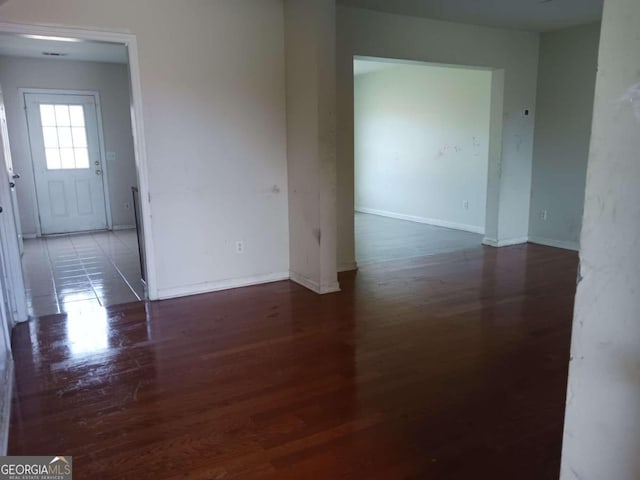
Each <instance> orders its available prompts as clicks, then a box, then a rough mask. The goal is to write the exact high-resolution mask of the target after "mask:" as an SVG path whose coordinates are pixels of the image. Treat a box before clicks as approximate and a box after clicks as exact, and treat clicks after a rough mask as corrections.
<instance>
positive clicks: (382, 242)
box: [354, 57, 492, 265]
mask: <svg viewBox="0 0 640 480" xmlns="http://www.w3.org/2000/svg"><path fill="white" fill-rule="evenodd" d="M491 94H492V71H491V70H489V69H483V68H472V67H460V66H450V65H438V64H425V63H418V62H404V61H396V60H389V59H373V58H363V57H356V58H354V122H355V123H354V162H355V165H354V166H355V239H356V262H357V263H358V265H363V264H368V263H377V262H382V261H388V260H398V259H406V258H413V257H422V256H429V255H435V254H440V253H448V252H454V251H460V250H466V249H470V248H475V247H477V246H479V245H481V244H482V241H483V238H484V233H485V224H486V217H487V190H488V175H489V152H490V145H489V144H490V138H491V107H492V105H491Z"/></svg>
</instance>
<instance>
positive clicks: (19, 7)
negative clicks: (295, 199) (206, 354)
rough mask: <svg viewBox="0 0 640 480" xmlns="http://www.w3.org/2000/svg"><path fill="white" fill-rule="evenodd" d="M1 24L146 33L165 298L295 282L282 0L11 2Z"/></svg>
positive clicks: (160, 286) (142, 43)
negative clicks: (240, 247) (239, 246)
mask: <svg viewBox="0 0 640 480" xmlns="http://www.w3.org/2000/svg"><path fill="white" fill-rule="evenodd" d="M0 20H2V21H10V22H17V23H31V24H45V25H62V26H67V27H85V28H94V29H105V30H109V31H120V32H130V33H133V34H135V35H136V36H137V43H138V53H139V59H140V61H139V63H140V76H141V87H142V102H143V105H142V106H143V121H144V127H145V133H146V147H147V156H148V162H149V169H148V170H149V172H148V173H149V188H150V210H151V214H152V225H151V227H152V235H151V237H152V241H153V242H154V249H155V256H156V258H157V262H156V267H157V269H156V276H157V282H156V283H157V290H158V291H157V292H156V293H157V294H158V295H159V296H160V297H170V296H174V295H185V294H190V293H196V292H203V291H209V290H214V289H217V288H222V287H224V286H229V285H230V284H236V285H237V284H243V283H248V282H251V281H265V280H271V279H275V278H286V277H287V275H288V270H289V234H288V207H287V173H286V125H285V82H284V77H285V67H284V15H283V5H282V0H219V1H200V0H183V1H180V2H176V1H174V0H137V1H135V2H131V1H129V0H110V1H109V2H104V1H102V0H55V1H42V0H9V1H8V2H7V3H5V4H3V5H2V6H0ZM237 240H243V241H244V242H245V253H244V254H241V255H239V254H236V253H235V242H236V241H237ZM151 295H152V296H154V292H151Z"/></svg>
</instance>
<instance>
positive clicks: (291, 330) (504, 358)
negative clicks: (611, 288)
mask: <svg viewBox="0 0 640 480" xmlns="http://www.w3.org/2000/svg"><path fill="white" fill-rule="evenodd" d="M577 263H578V259H577V255H576V254H574V253H571V252H566V251H563V250H558V249H552V248H546V247H538V246H532V245H529V246H517V247H510V248H504V249H500V250H496V249H491V248H483V247H478V248H475V249H473V250H468V251H464V252H456V253H450V254H442V255H436V256H431V257H421V258H413V259H410V260H401V261H393V262H387V263H380V264H374V265H368V266H366V267H365V268H363V269H361V270H360V271H359V272H358V273H357V274H356V273H349V274H344V275H342V276H341V278H340V282H341V286H342V292H341V293H338V294H333V295H329V296H323V297H320V296H317V295H315V294H313V293H311V292H309V291H307V290H305V289H303V288H302V287H299V286H297V285H295V284H293V283H290V282H280V283H274V284H270V285H264V286H256V287H249V288H244V289H238V290H231V291H226V292H220V293H214V294H209V295H201V296H197V297H191V298H183V299H177V300H170V301H164V302H159V303H152V304H149V305H146V306H145V305H144V304H129V305H125V306H121V307H115V308H108V309H107V310H106V311H105V310H96V311H95V312H94V313H93V314H90V315H89V314H83V315H80V314H78V315H74V314H69V316H68V317H67V316H65V315H57V316H53V317H47V318H43V319H41V320H39V321H33V322H31V323H29V324H22V325H19V326H18V327H17V328H16V329H15V331H14V335H13V347H14V353H15V359H16V388H15V396H14V404H13V417H12V425H11V434H10V445H9V451H10V453H11V454H15V455H26V454H42V455H45V454H46V455H54V454H55V455H62V454H66V455H73V461H74V469H75V477H74V478H77V479H93V478H101V479H147V478H149V479H179V478H180V479H184V478H189V479H257V478H260V479H262V478H266V479H278V480H282V479H299V480H307V479H380V480H382V479H384V480H391V479H464V480H471V479H492V480H500V479H505V480H506V479H508V480H516V479H517V480H527V479H532V480H533V479H535V480H544V479H557V478H558V472H559V464H560V448H561V439H562V424H563V416H564V403H565V389H566V387H565V384H566V378H567V369H568V363H569V341H570V329H571V320H572V308H573V297H574V291H575V283H576V281H575V280H576V269H577Z"/></svg>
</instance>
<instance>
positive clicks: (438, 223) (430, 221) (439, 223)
mask: <svg viewBox="0 0 640 480" xmlns="http://www.w3.org/2000/svg"><path fill="white" fill-rule="evenodd" d="M355 210H356V212H360V213H369V214H371V215H378V216H379V217H388V218H395V219H397V220H407V221H409V222H415V223H425V224H427V225H433V226H434V227H443V228H452V229H454V230H463V231H465V232H471V233H479V234H481V235H484V228H483V227H477V226H475V225H465V224H464V223H456V222H448V221H446V220H439V219H436V218H425V217H417V216H414V215H405V214H403V213H395V212H387V211H386V210H376V209H375V208H367V207H356V208H355Z"/></svg>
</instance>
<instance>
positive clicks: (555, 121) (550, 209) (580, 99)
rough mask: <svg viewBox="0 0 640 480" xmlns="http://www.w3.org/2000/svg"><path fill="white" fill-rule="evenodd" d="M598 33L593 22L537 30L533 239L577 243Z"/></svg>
mask: <svg viewBox="0 0 640 480" xmlns="http://www.w3.org/2000/svg"><path fill="white" fill-rule="evenodd" d="M599 39H600V24H599V23H597V24H591V25H585V26H581V27H575V28H569V29H566V30H561V31H558V32H549V33H543V34H542V38H541V43H540V63H539V66H538V100H537V105H536V109H537V114H536V130H535V140H534V147H533V175H532V184H531V215H530V219H529V237H530V239H531V240H532V241H535V242H538V243H545V244H549V245H557V246H564V247H568V248H574V249H577V248H578V245H579V237H580V227H581V225H582V210H583V205H584V188H585V182H586V176H587V159H588V156H589V139H590V137H591V119H592V116H593V94H594V89H595V84H596V69H597V60H598V41H599ZM545 210H546V212H547V218H546V220H545V219H544V218H543V211H545Z"/></svg>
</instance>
